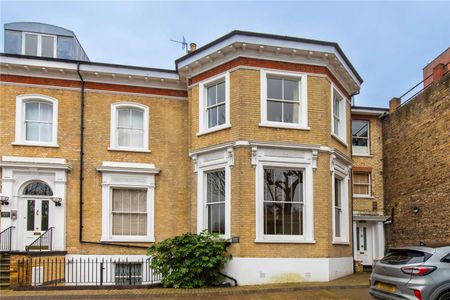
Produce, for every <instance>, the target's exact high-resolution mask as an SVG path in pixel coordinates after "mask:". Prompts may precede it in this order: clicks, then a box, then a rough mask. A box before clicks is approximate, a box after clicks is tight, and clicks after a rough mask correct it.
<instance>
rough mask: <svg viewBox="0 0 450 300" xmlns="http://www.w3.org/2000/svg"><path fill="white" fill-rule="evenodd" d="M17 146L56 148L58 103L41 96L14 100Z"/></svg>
mask: <svg viewBox="0 0 450 300" xmlns="http://www.w3.org/2000/svg"><path fill="white" fill-rule="evenodd" d="M16 112H17V113H16V141H15V143H17V144H27V145H36V146H57V145H56V135H57V124H58V101H57V100H56V99H54V98H51V97H47V96H43V95H20V96H17V100H16Z"/></svg>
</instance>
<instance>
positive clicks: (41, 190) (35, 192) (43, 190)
mask: <svg viewBox="0 0 450 300" xmlns="http://www.w3.org/2000/svg"><path fill="white" fill-rule="evenodd" d="M22 194H23V195H30V196H53V192H52V189H51V188H50V187H49V186H48V185H47V184H46V183H44V182H41V181H33V182H31V183H29V184H27V185H26V186H25V188H24V189H23V191H22Z"/></svg>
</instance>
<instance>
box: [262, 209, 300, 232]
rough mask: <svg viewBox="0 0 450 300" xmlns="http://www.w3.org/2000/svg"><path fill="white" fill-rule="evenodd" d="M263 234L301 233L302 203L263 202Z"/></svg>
mask: <svg viewBox="0 0 450 300" xmlns="http://www.w3.org/2000/svg"><path fill="white" fill-rule="evenodd" d="M264 234H278V235H302V234H303V205H302V204H300V203H275V202H266V203H264Z"/></svg>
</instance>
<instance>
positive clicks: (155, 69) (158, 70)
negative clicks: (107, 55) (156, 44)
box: [0, 53, 178, 74]
mask: <svg viewBox="0 0 450 300" xmlns="http://www.w3.org/2000/svg"><path fill="white" fill-rule="evenodd" d="M0 57H16V58H25V59H36V60H45V61H54V62H65V63H78V62H79V63H81V64H83V65H92V66H102V67H113V68H114V67H116V68H129V69H135V70H142V71H155V72H166V73H174V74H177V73H178V72H177V71H176V70H173V69H160V68H150V67H140V66H130V65H121V64H111V63H102V62H93V61H84V60H81V61H78V60H72V59H64V58H54V57H43V56H31V55H22V54H11V53H0Z"/></svg>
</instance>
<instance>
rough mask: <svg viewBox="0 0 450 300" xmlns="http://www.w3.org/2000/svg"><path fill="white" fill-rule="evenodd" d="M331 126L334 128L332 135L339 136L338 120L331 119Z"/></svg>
mask: <svg viewBox="0 0 450 300" xmlns="http://www.w3.org/2000/svg"><path fill="white" fill-rule="evenodd" d="M333 122H334V123H333V124H334V125H333V126H334V128H333V130H334V131H333V132H334V134H335V135H337V136H339V120H338V119H336V118H333Z"/></svg>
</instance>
